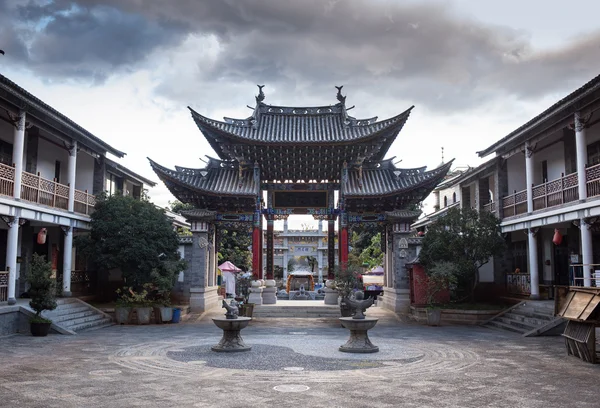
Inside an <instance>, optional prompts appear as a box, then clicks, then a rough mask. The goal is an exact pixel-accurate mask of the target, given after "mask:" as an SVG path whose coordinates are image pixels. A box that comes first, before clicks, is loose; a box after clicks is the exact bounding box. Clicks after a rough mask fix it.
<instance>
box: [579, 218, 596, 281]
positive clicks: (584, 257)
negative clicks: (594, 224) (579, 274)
mask: <svg viewBox="0 0 600 408" xmlns="http://www.w3.org/2000/svg"><path fill="white" fill-rule="evenodd" d="M590 227H591V226H590V225H589V224H588V223H587V222H586V221H585V219H583V218H582V219H581V220H580V224H579V233H580V234H581V263H582V264H583V267H582V269H583V286H587V287H590V286H592V270H593V269H594V267H593V266H592V264H593V263H594V251H593V244H592V231H591V229H590Z"/></svg>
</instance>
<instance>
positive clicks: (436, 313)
mask: <svg viewBox="0 0 600 408" xmlns="http://www.w3.org/2000/svg"><path fill="white" fill-rule="evenodd" d="M441 322H442V309H427V325H428V326H439V325H440V323H441Z"/></svg>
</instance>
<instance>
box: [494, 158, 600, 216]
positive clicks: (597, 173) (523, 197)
mask: <svg viewBox="0 0 600 408" xmlns="http://www.w3.org/2000/svg"><path fill="white" fill-rule="evenodd" d="M585 172H586V184H587V196H588V197H597V196H600V164H597V165H595V166H591V167H588V168H587V169H586V171H585ZM577 200H579V191H578V185H577V173H571V174H568V175H566V176H564V175H563V176H561V177H560V178H558V179H556V180H552V181H548V182H546V183H542V184H540V185H537V186H533V210H534V211H538V210H543V209H545V208H552V207H556V206H559V205H562V204H567V203H571V202H574V201H577ZM501 205H502V209H503V216H504V218H506V217H514V216H515V215H520V214H525V213H527V190H523V191H517V192H515V193H513V194H511V195H509V196H506V197H504V198H503V199H502V204H501Z"/></svg>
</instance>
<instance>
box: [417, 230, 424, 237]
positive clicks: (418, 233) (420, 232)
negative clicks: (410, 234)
mask: <svg viewBox="0 0 600 408" xmlns="http://www.w3.org/2000/svg"><path fill="white" fill-rule="evenodd" d="M417 235H418V236H419V237H422V236H423V235H425V233H424V232H423V231H419V232H417Z"/></svg>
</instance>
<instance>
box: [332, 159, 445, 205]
mask: <svg viewBox="0 0 600 408" xmlns="http://www.w3.org/2000/svg"><path fill="white" fill-rule="evenodd" d="M452 162H453V161H449V162H448V163H446V164H443V165H442V166H440V167H438V168H436V169H434V170H431V171H426V168H425V167H421V168H417V169H398V168H396V167H395V166H393V164H391V162H389V161H388V163H386V165H385V166H383V165H380V166H379V167H371V168H369V167H367V168H363V169H362V171H360V170H356V169H354V170H351V171H348V181H347V183H344V184H343V191H344V196H345V197H364V196H387V195H394V194H399V193H402V192H406V191H410V190H413V189H415V188H423V187H424V188H427V189H429V187H431V189H433V188H434V187H435V186H436V185H437V184H438V183H439V182H440V181H441V180H442V179H443V178H444V176H445V175H446V173H447V172H448V170H449V169H450V166H451V165H452ZM361 173H362V175H361ZM427 194H429V192H427ZM423 198H425V197H423Z"/></svg>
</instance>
